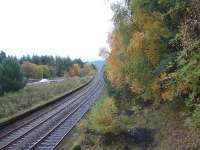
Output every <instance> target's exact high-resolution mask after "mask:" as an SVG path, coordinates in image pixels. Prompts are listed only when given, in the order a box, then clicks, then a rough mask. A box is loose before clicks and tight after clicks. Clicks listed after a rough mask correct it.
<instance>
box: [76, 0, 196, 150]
mask: <svg viewBox="0 0 200 150" xmlns="http://www.w3.org/2000/svg"><path fill="white" fill-rule="evenodd" d="M111 8H112V10H113V22H114V29H113V31H112V32H111V33H110V34H109V36H108V43H109V45H110V49H111V51H105V49H104V50H102V51H101V55H102V56H104V57H107V63H106V67H105V77H106V79H107V87H108V88H107V89H108V95H109V96H104V97H103V98H102V99H101V100H100V101H99V102H98V103H97V104H96V105H95V106H94V108H93V109H92V111H91V113H90V115H89V121H83V122H81V123H80V125H79V126H78V128H80V129H81V130H83V129H85V131H84V133H83V134H82V131H80V132H81V135H83V137H82V138H80V139H81V140H79V142H77V143H79V144H75V146H74V149H87V150H88V149H91V150H93V149H95V150H97V149H99V150H101V149H102V150H109V149H119V150H123V149H124V150H129V149H131V150H132V149H136V150H138V149H142V150H144V149H155V150H172V149H178V150H183V149H185V150H192V149H193V150H194V149H196V150H197V149H200V140H199V139H200V137H199V133H200V132H199V131H200V1H199V0H124V1H122V2H119V3H114V4H112V6H111ZM105 95H106V94H105Z"/></svg>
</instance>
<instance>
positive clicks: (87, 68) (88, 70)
mask: <svg viewBox="0 0 200 150" xmlns="http://www.w3.org/2000/svg"><path fill="white" fill-rule="evenodd" d="M83 69H84V73H85V74H86V75H93V74H94V69H93V68H92V65H91V64H84V65H83Z"/></svg>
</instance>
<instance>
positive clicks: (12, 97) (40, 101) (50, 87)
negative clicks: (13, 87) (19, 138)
mask: <svg viewBox="0 0 200 150" xmlns="http://www.w3.org/2000/svg"><path fill="white" fill-rule="evenodd" d="M91 79H92V77H90V76H85V77H73V78H70V79H68V80H65V81H63V82H61V83H50V84H41V85H31V86H26V87H25V88H24V89H21V90H19V91H17V92H13V93H6V94H4V96H1V97H0V126H4V125H6V124H8V123H10V122H12V121H15V120H16V119H17V118H19V117H20V116H23V115H25V114H28V113H31V112H33V111H35V110H37V109H39V108H41V107H44V106H45V105H48V104H50V103H53V102H54V101H56V100H58V99H59V98H61V97H63V96H65V95H67V94H69V93H71V92H73V91H74V90H77V89H79V88H80V87H82V86H84V85H85V84H86V83H89V82H90V81H91Z"/></svg>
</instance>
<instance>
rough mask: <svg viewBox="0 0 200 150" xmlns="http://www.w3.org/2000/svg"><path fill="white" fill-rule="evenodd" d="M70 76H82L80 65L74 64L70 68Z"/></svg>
mask: <svg viewBox="0 0 200 150" xmlns="http://www.w3.org/2000/svg"><path fill="white" fill-rule="evenodd" d="M69 75H70V76H71V77H72V76H79V75H80V65H79V64H73V65H71V67H70V68H69Z"/></svg>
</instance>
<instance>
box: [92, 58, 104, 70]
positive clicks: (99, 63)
mask: <svg viewBox="0 0 200 150" xmlns="http://www.w3.org/2000/svg"><path fill="white" fill-rule="evenodd" d="M91 63H92V64H94V65H95V66H96V67H97V69H98V70H100V69H101V67H102V66H103V65H104V64H105V61H104V60H96V61H92V62H91Z"/></svg>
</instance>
